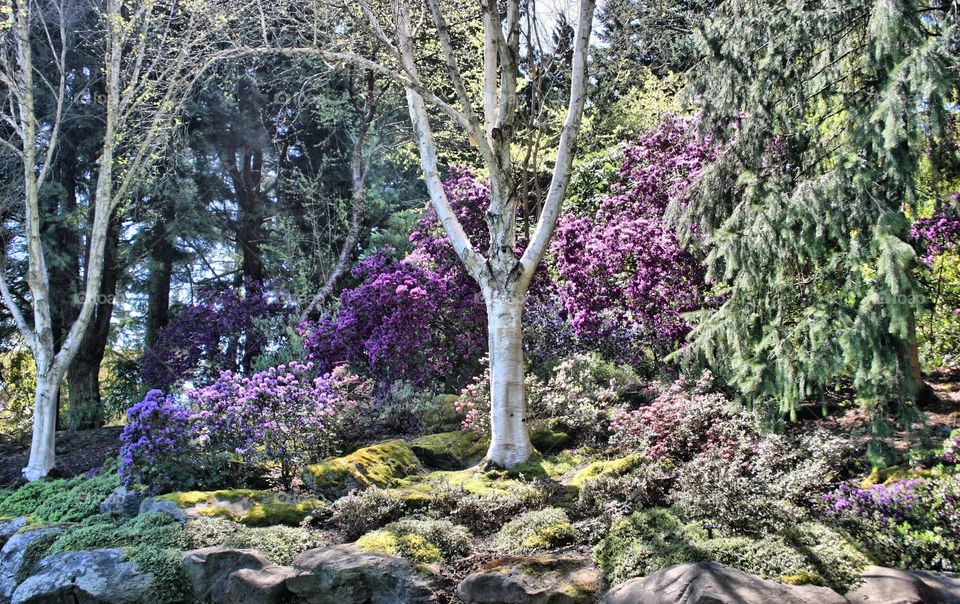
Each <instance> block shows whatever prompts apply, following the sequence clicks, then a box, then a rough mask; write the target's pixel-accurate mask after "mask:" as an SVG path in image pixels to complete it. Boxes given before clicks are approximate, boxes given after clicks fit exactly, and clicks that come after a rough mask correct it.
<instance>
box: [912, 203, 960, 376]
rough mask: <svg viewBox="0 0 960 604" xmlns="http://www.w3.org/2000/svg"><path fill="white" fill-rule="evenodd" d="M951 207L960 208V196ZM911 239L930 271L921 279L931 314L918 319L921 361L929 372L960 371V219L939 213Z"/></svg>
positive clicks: (918, 224) (921, 222) (919, 224)
mask: <svg viewBox="0 0 960 604" xmlns="http://www.w3.org/2000/svg"><path fill="white" fill-rule="evenodd" d="M946 205H947V207H951V208H957V207H958V206H960V193H954V194H953V195H951V196H950V198H949V202H948V203H947V204H946ZM910 235H911V237H912V239H913V241H914V244H915V245H916V247H917V248H918V252H919V254H920V256H921V259H922V261H923V264H924V265H926V268H927V270H924V271H922V272H921V278H922V281H923V283H924V287H925V290H926V293H927V297H928V298H929V302H930V304H929V310H928V311H927V313H925V314H924V315H921V316H919V317H918V318H917V334H918V339H919V340H920V358H921V362H922V363H923V364H924V366H925V368H928V369H940V370H943V369H946V370H954V369H957V368H958V367H960V218H958V217H957V215H956V214H955V213H950V212H939V213H937V214H935V215H933V216H932V217H930V218H918V219H916V220H915V221H914V223H913V225H912V227H911V229H910Z"/></svg>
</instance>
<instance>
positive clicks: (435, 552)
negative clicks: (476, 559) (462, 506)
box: [357, 517, 471, 563]
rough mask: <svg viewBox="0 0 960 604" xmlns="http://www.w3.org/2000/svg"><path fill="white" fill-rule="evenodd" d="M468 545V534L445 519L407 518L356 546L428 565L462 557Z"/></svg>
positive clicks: (386, 527) (367, 536) (368, 536)
mask: <svg viewBox="0 0 960 604" xmlns="http://www.w3.org/2000/svg"><path fill="white" fill-rule="evenodd" d="M470 543H471V539H470V532H469V531H468V530H467V529H466V528H464V527H462V526H457V525H455V524H453V523H452V522H450V521H449V520H434V519H430V518H417V517H411V518H404V519H403V520H400V521H398V522H392V523H390V524H388V525H386V526H384V527H383V528H382V529H378V530H375V531H371V532H369V533H367V534H366V535H364V536H363V537H361V538H360V539H358V540H357V547H359V548H360V549H362V550H365V551H371V552H377V553H381V554H385V555H388V556H400V557H403V558H409V559H411V560H415V561H417V562H423V563H432V562H440V561H441V560H445V559H446V560H449V559H450V558H452V557H455V556H462V555H463V554H465V553H466V552H467V550H468V549H469V548H470Z"/></svg>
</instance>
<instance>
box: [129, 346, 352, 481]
mask: <svg viewBox="0 0 960 604" xmlns="http://www.w3.org/2000/svg"><path fill="white" fill-rule="evenodd" d="M353 377H354V376H350V375H349V374H347V373H346V372H345V371H344V370H342V369H341V370H338V371H336V372H334V373H332V374H324V375H316V374H315V372H314V367H313V364H312V363H297V362H292V363H289V364H286V365H279V366H277V367H272V368H270V369H267V370H266V371H262V372H260V373H256V374H254V375H252V376H250V377H243V376H241V375H238V374H236V373H233V372H229V371H224V372H222V373H221V374H220V377H219V378H218V379H216V380H215V381H213V382H212V383H211V384H209V385H207V386H204V387H202V388H196V389H191V390H187V392H186V396H185V399H184V400H183V401H182V403H181V402H177V401H176V400H175V399H174V397H172V396H169V395H167V396H164V394H163V392H162V391H160V390H152V391H150V393H148V394H147V396H146V398H144V400H143V401H141V402H140V403H137V404H136V405H134V406H133V407H131V408H130V410H129V411H128V412H127V426H126V427H125V428H124V431H123V434H122V435H121V443H122V444H121V467H120V472H121V476H122V478H123V481H124V483H125V484H127V485H132V484H137V483H139V484H145V485H148V486H149V487H151V488H152V489H154V490H158V489H160V490H162V489H166V488H169V487H172V486H174V485H175V484H176V483H178V482H181V481H183V480H184V479H185V477H190V476H192V477H196V476H198V475H202V474H203V467H204V466H209V465H210V464H211V463H212V462H211V460H212V459H214V458H216V457H218V456H223V455H226V456H228V457H230V458H234V459H237V460H240V461H242V462H243V463H244V464H246V465H247V466H248V467H251V468H254V467H255V468H263V467H266V466H267V465H269V464H276V465H277V466H278V467H279V470H280V477H279V478H280V480H281V482H282V483H283V484H284V486H289V485H290V483H291V481H292V480H293V478H294V476H295V475H296V472H297V470H298V469H299V468H300V467H301V466H302V465H304V464H306V463H308V462H309V461H311V460H314V459H320V458H322V457H324V456H326V455H329V454H330V453H332V452H333V451H334V450H335V448H336V444H337V441H336V435H335V433H334V430H333V424H334V422H335V418H336V416H337V414H339V413H341V412H342V411H344V410H345V408H346V407H348V406H349V405H350V404H352V401H351V400H350V399H349V397H348V396H345V392H346V391H347V388H346V387H345V386H346V385H348V384H349V383H350V382H351V381H352V379H353ZM198 467H199V468H198Z"/></svg>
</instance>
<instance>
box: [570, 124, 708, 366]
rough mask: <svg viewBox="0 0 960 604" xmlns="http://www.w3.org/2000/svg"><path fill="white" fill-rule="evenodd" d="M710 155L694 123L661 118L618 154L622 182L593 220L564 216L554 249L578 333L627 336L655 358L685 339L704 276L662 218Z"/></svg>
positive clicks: (584, 215) (700, 294)
mask: <svg viewBox="0 0 960 604" xmlns="http://www.w3.org/2000/svg"><path fill="white" fill-rule="evenodd" d="M713 156H714V150H713V147H712V146H711V145H710V144H709V142H703V141H700V140H698V138H697V136H696V132H695V127H694V124H692V122H691V120H689V119H687V118H681V117H673V118H668V119H666V120H665V121H664V122H663V123H661V125H660V126H659V127H658V128H657V129H655V130H652V131H651V132H649V133H647V134H646V135H645V136H643V137H642V138H641V139H640V141H638V143H637V144H636V145H633V146H630V147H628V148H626V149H625V151H624V162H623V165H622V166H621V168H620V181H619V182H618V183H616V184H614V185H613V186H612V191H611V192H612V195H611V196H609V197H608V198H606V199H605V200H603V201H602V202H601V203H600V205H599V209H598V210H597V211H596V212H595V213H593V214H589V213H586V214H577V213H569V214H566V215H564V216H562V217H561V219H560V221H559V224H558V227H557V232H556V236H555V238H554V242H553V245H552V251H553V254H554V257H555V266H556V269H557V272H558V276H559V280H560V286H559V291H560V293H561V295H562V296H563V299H564V303H565V306H566V309H567V311H568V313H569V315H570V317H571V320H572V322H573V325H574V327H575V328H576V330H577V331H578V333H581V334H587V335H590V336H591V337H605V336H609V335H610V334H613V333H617V332H625V331H627V332H631V333H632V334H634V335H635V341H636V342H637V344H638V348H642V347H643V346H642V345H641V343H644V344H648V345H652V346H653V347H654V349H655V350H656V351H657V352H658V353H659V352H666V351H669V350H671V349H673V348H674V347H675V346H676V345H677V343H678V342H680V341H681V340H682V339H683V338H684V337H685V336H686V334H687V332H688V331H689V329H690V326H689V325H688V323H687V321H686V320H685V319H684V318H683V316H682V315H683V313H684V312H687V311H689V310H692V309H695V308H699V307H700V306H701V304H702V299H703V292H702V290H703V282H704V269H703V266H702V264H701V263H700V262H699V260H698V259H697V258H696V257H695V256H694V255H693V254H691V253H690V252H689V251H688V250H686V249H684V247H683V246H681V245H680V243H679V241H678V240H677V237H676V236H675V234H674V232H673V231H672V229H671V228H670V226H669V224H668V223H667V221H666V219H665V218H664V213H665V211H666V209H667V206H668V204H669V203H670V202H671V200H672V199H681V200H682V199H683V197H684V196H685V195H686V192H687V190H688V188H689V185H690V183H691V182H692V181H693V180H694V179H695V178H696V177H697V175H698V174H699V172H700V170H701V169H702V167H703V166H704V165H705V164H706V163H707V162H709V161H710V160H711V159H712V158H713ZM639 354H642V352H641V353H639Z"/></svg>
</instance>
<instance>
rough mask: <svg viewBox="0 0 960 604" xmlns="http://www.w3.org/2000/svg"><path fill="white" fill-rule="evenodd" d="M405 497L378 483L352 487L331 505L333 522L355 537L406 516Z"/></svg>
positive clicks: (350, 537)
mask: <svg viewBox="0 0 960 604" xmlns="http://www.w3.org/2000/svg"><path fill="white" fill-rule="evenodd" d="M404 509H405V505H404V502H403V500H402V499H400V498H399V497H397V496H396V495H393V494H391V493H389V492H387V491H384V490H383V489H380V488H378V487H375V486H371V487H368V488H366V489H364V490H363V491H359V492H358V491H351V492H350V493H349V494H347V495H345V496H343V497H341V498H340V499H337V500H336V501H334V502H333V504H332V505H331V506H330V512H331V517H330V522H331V523H333V525H334V526H336V527H338V528H340V529H341V530H342V531H343V532H344V534H345V536H346V538H347V539H356V538H357V537H360V536H361V535H363V534H364V533H366V532H367V531H369V530H372V529H376V528H380V527H381V526H383V525H385V524H387V523H389V522H392V521H394V520H398V519H400V518H401V517H402V516H403V513H404Z"/></svg>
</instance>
